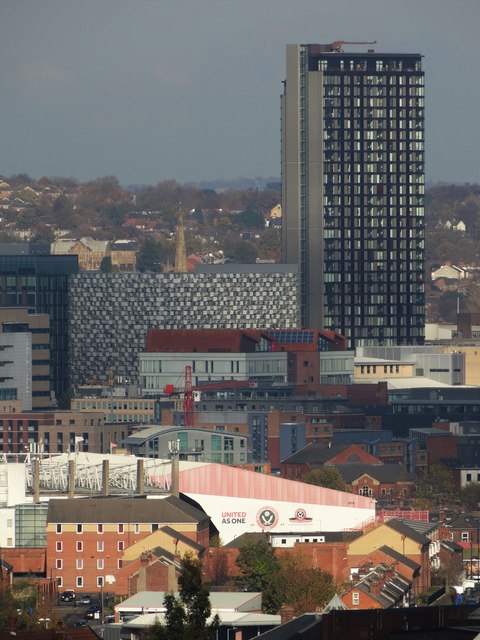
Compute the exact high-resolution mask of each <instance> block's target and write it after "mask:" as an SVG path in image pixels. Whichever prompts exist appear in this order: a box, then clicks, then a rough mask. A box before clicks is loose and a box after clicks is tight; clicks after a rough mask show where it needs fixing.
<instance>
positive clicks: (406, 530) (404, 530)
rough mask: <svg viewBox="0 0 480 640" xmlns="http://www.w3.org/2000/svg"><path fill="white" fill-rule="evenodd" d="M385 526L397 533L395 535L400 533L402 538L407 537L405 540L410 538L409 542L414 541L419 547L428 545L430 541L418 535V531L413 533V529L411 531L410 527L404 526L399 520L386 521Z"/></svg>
mask: <svg viewBox="0 0 480 640" xmlns="http://www.w3.org/2000/svg"><path fill="white" fill-rule="evenodd" d="M385 525H386V526H387V527H389V528H390V529H393V530H394V531H397V533H400V534H401V535H403V536H407V538H410V540H414V541H415V542H418V543H419V544H421V545H425V544H430V540H429V539H428V538H427V537H425V536H424V535H422V534H421V533H418V531H415V529H413V528H412V527H411V526H409V525H407V524H405V522H404V521H403V522H402V521H401V520H397V519H396V518H393V519H392V520H387V521H386V522H385Z"/></svg>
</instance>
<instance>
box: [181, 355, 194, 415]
mask: <svg viewBox="0 0 480 640" xmlns="http://www.w3.org/2000/svg"><path fill="white" fill-rule="evenodd" d="M183 426H184V427H193V389H192V367H191V366H190V365H189V364H187V365H186V366H185V383H184V387H183Z"/></svg>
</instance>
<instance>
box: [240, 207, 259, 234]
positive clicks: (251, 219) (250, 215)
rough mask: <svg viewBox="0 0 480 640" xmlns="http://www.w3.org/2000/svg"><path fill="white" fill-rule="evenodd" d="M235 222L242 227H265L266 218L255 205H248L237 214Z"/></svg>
mask: <svg viewBox="0 0 480 640" xmlns="http://www.w3.org/2000/svg"><path fill="white" fill-rule="evenodd" d="M235 222H236V223H237V224H238V225H239V226H240V227H242V228H247V229H263V228H264V227H265V218H264V217H263V215H262V214H261V213H260V212H259V211H256V210H255V209H254V208H253V207H247V208H246V209H245V211H241V212H240V213H239V214H238V215H237V216H236V219H235Z"/></svg>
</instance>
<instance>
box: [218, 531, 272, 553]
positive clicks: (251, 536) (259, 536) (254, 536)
mask: <svg viewBox="0 0 480 640" xmlns="http://www.w3.org/2000/svg"><path fill="white" fill-rule="evenodd" d="M260 540H265V542H268V534H266V533H262V532H261V531H259V532H256V533H248V532H247V533H242V535H241V536H237V537H236V538H234V539H233V540H231V541H230V542H229V543H228V544H226V545H224V546H225V547H226V548H227V549H239V548H240V547H241V546H242V545H243V544H245V543H246V542H252V543H255V542H259V541H260Z"/></svg>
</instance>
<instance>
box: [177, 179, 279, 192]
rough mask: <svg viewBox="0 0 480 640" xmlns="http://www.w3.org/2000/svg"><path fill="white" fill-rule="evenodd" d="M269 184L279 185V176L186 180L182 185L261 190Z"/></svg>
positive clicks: (224, 189) (202, 187) (218, 189)
mask: <svg viewBox="0 0 480 640" xmlns="http://www.w3.org/2000/svg"><path fill="white" fill-rule="evenodd" d="M269 185H276V186H278V185H280V178H277V177H269V178H261V177H255V178H244V177H243V176H241V177H239V178H232V179H231V180H223V179H220V178H219V179H218V180H211V181H208V182H187V183H186V184H184V187H190V188H193V189H201V190H203V189H209V190H212V191H218V192H221V191H226V190H228V189H233V190H244V189H245V190H248V189H255V190H257V189H258V190H259V191H262V190H263V189H266V188H267V187H268V186H269Z"/></svg>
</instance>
